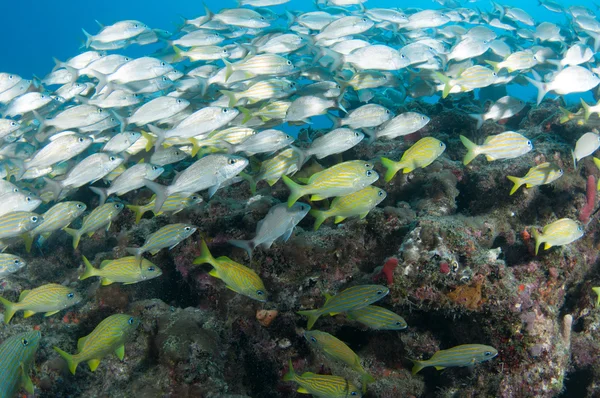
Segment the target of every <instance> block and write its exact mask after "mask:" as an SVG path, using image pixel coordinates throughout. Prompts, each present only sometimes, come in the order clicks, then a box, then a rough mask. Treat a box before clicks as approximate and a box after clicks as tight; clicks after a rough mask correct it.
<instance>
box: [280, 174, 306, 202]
mask: <svg viewBox="0 0 600 398" xmlns="http://www.w3.org/2000/svg"><path fill="white" fill-rule="evenodd" d="M281 178H282V179H283V182H284V184H285V185H287V187H288V188H289V189H290V196H289V197H288V207H292V206H293V204H294V203H296V201H297V200H298V199H300V198H301V197H302V196H304V190H303V186H302V185H299V184H297V183H295V182H294V181H292V179H291V178H289V177H288V176H283V177H281Z"/></svg>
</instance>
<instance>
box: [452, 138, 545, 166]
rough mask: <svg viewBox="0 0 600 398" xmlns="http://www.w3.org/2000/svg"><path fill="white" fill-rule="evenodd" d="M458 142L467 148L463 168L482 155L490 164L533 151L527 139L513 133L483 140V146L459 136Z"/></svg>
mask: <svg viewBox="0 0 600 398" xmlns="http://www.w3.org/2000/svg"><path fill="white" fill-rule="evenodd" d="M460 140H461V141H462V143H463V145H464V146H465V147H466V148H467V154H466V155H465V157H464V159H463V164H464V165H465V166H466V165H468V164H469V163H471V161H472V160H473V159H475V158H476V157H477V156H479V155H482V154H483V155H485V157H486V159H487V160H488V162H491V161H494V160H498V159H514V158H518V157H519V156H522V155H524V154H526V153H528V152H530V151H531V150H532V149H533V144H532V143H531V141H530V140H529V139H528V138H527V137H524V136H523V135H521V134H519V133H516V132H514V131H505V132H504V133H500V134H497V135H491V136H489V137H487V138H486V139H485V141H484V143H483V145H476V144H475V143H473V142H472V141H470V140H469V139H468V138H467V137H465V136H463V135H461V136H460Z"/></svg>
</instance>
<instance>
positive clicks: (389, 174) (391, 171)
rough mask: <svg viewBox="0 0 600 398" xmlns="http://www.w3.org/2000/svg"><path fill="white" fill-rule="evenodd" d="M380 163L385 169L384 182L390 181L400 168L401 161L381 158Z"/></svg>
mask: <svg viewBox="0 0 600 398" xmlns="http://www.w3.org/2000/svg"><path fill="white" fill-rule="evenodd" d="M381 164H382V165H383V167H385V168H386V169H387V170H386V172H385V182H390V181H391V179H392V178H394V176H395V175H396V173H397V172H398V170H400V169H401V168H402V166H401V162H395V161H393V160H392V159H388V158H381Z"/></svg>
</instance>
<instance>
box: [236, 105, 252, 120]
mask: <svg viewBox="0 0 600 398" xmlns="http://www.w3.org/2000/svg"><path fill="white" fill-rule="evenodd" d="M238 110H239V111H240V112H242V114H243V115H244V118H243V119H242V124H246V123H247V122H248V120H250V119H252V112H250V109H248V108H244V107H243V106H238Z"/></svg>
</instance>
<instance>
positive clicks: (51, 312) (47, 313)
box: [44, 310, 60, 317]
mask: <svg viewBox="0 0 600 398" xmlns="http://www.w3.org/2000/svg"><path fill="white" fill-rule="evenodd" d="M59 312H60V310H56V311H49V312H46V313H45V314H44V316H45V317H49V316H52V315H54V314H58V313H59Z"/></svg>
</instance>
